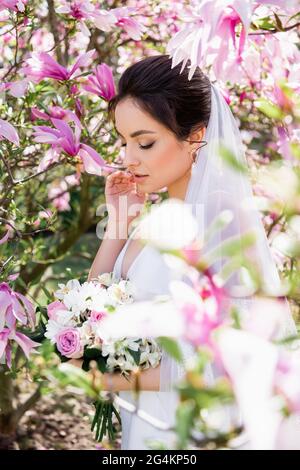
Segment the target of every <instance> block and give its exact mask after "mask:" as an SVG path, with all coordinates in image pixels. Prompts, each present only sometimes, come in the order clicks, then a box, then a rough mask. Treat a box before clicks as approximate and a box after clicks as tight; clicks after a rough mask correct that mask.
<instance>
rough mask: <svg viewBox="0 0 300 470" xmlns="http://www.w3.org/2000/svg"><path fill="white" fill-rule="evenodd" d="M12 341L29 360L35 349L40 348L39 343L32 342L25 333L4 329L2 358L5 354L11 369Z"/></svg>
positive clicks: (0, 338)
mask: <svg viewBox="0 0 300 470" xmlns="http://www.w3.org/2000/svg"><path fill="white" fill-rule="evenodd" d="M11 341H15V342H16V343H18V345H19V346H20V347H21V349H22V350H23V352H24V354H25V356H26V357H27V358H29V356H30V354H31V353H32V350H33V349H34V348H36V347H38V346H40V344H39V343H36V342H35V341H32V340H31V339H30V338H28V336H26V335H24V334H23V333H20V332H18V331H15V329H14V328H3V329H2V331H0V358H2V356H3V355H4V354H5V360H6V363H7V365H8V367H9V368H11V364H12V360H11V350H12V349H11Z"/></svg>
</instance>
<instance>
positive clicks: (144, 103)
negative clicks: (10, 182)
mask: <svg viewBox="0 0 300 470" xmlns="http://www.w3.org/2000/svg"><path fill="white" fill-rule="evenodd" d="M171 65H172V59H171V58H170V57H169V56H168V55H155V56H152V57H147V58H145V59H143V60H140V61H138V62H137V63H134V64H133V65H131V66H130V67H129V68H127V69H126V70H125V72H124V73H123V75H122V76H121V78H120V81H119V85H118V94H117V95H116V96H115V97H114V98H113V99H112V100H111V101H110V102H109V113H110V116H111V117H112V118H113V120H114V124H115V129H116V131H117V132H118V134H119V135H120V138H121V140H122V145H124V146H126V152H125V157H124V161H123V164H124V167H125V171H116V172H114V173H112V174H110V175H109V176H108V177H107V180H106V187H105V197H106V204H107V210H108V223H107V227H106V232H105V235H104V237H103V240H102V242H101V245H100V248H99V250H98V252H97V255H96V257H95V259H94V262H93V264H92V266H91V269H90V272H89V278H88V280H91V279H92V278H95V277H97V276H98V275H99V274H102V273H104V272H113V274H114V276H115V277H117V278H123V279H129V280H130V281H131V282H132V283H133V284H134V286H135V288H136V289H135V290H136V293H137V300H149V299H151V298H152V297H153V296H155V295H158V294H167V293H168V292H169V289H168V284H169V282H170V280H171V279H173V278H174V277H175V276H176V274H174V273H173V272H172V271H171V270H170V268H169V266H168V265H167V264H166V263H165V262H164V259H163V257H162V256H161V254H160V252H159V251H158V250H156V249H155V248H154V247H153V246H150V245H149V244H148V245H144V244H142V243H141V242H140V241H139V239H138V237H137V236H136V234H137V229H138V225H137V226H136V227H135V228H134V230H133V231H130V228H131V226H132V222H133V221H134V220H138V216H139V215H140V214H141V211H142V208H143V206H144V203H145V201H146V199H147V197H148V195H149V194H150V193H154V192H156V191H158V190H160V189H162V188H166V189H167V194H168V196H169V197H170V198H177V199H181V200H183V201H185V202H186V203H188V204H190V205H191V206H192V210H193V212H194V214H195V216H196V218H197V222H198V225H199V234H201V233H202V234H203V233H204V230H205V228H207V227H208V226H209V224H210V223H211V221H212V220H213V219H214V217H215V216H216V215H218V214H220V213H221V211H223V210H224V209H229V210H231V212H232V214H233V220H232V222H231V223H230V224H229V226H228V227H226V229H225V230H220V231H219V232H217V234H216V235H214V236H213V237H210V238H209V240H208V242H207V246H206V247H205V249H207V250H208V249H212V248H213V247H215V246H217V245H218V244H219V243H220V242H222V241H224V240H226V238H228V237H231V236H239V237H241V236H242V234H243V233H244V232H246V231H247V230H248V229H252V230H254V231H255V233H256V236H257V239H256V243H255V246H254V247H251V248H250V250H252V251H250V252H251V259H252V261H253V262H254V263H255V264H256V267H257V270H258V272H259V273H260V275H261V279H262V280H263V285H264V287H265V289H266V290H267V291H268V292H272V290H275V289H276V287H278V286H279V276H278V273H277V270H276V267H275V265H274V262H273V260H272V258H271V254H270V250H269V248H268V242H267V239H266V235H265V232H264V228H263V226H262V222H261V220H260V217H259V213H258V211H257V210H255V208H254V207H253V204H252V206H251V204H249V201H250V202H251V201H252V197H253V195H252V190H251V185H250V183H249V181H248V179H247V177H246V174H245V172H243V171H241V170H240V171H236V170H235V169H233V167H230V166H229V165H227V164H225V163H224V161H223V160H222V159H221V158H220V152H219V148H220V147H219V146H220V144H224V145H225V146H226V148H227V149H229V151H230V152H231V156H232V158H234V159H235V160H236V163H237V164H239V165H240V168H242V167H243V166H244V167H246V160H245V155H244V149H243V145H242V142H241V138H240V134H239V130H238V127H237V124H236V122H235V119H234V117H233V115H232V113H231V110H230V108H229V106H228V105H227V103H226V101H225V99H224V98H223V95H222V94H221V92H220V91H219V90H218V88H217V87H216V86H215V85H213V84H212V83H211V82H210V80H209V79H208V78H207V76H206V75H204V73H203V72H202V71H201V70H200V69H199V68H197V69H196V71H195V73H194V75H193V77H192V78H191V79H190V80H189V77H188V74H189V70H188V67H181V66H180V65H177V66H175V67H173V68H172V66H171ZM184 65H185V64H184ZM204 138H205V141H204V140H203V139H204ZM201 143H204V144H206V145H205V146H201ZM236 166H238V165H236ZM179 224H180V221H178V225H179ZM223 265H224V260H222V259H221V260H219V261H218V262H216V263H215V265H214V266H213V269H214V270H216V272H217V271H219V270H220V269H221V268H222V267H223ZM245 274H246V270H245V267H243V266H240V269H239V270H237V271H236V272H234V273H233V274H232V276H231V277H230V278H229V279H228V281H227V283H226V284H225V287H227V288H228V289H229V292H230V295H232V298H233V299H234V302H235V303H236V304H238V305H239V306H242V307H247V305H248V304H247V302H251V294H252V293H253V292H251V283H250V284H249V283H248V285H247V289H246V286H245V283H244V282H243V279H245ZM283 329H286V330H289V329H290V330H292V331H294V330H293V329H294V325H293V320H292V318H291V316H290V313H289V311H287V315H286V318H285V319H284V321H283ZM181 346H182V348H183V353H184V357H185V359H188V358H189V356H190V355H191V354H193V351H192V349H191V347H189V345H188V344H185V343H184V342H183V341H182V342H181ZM182 374H183V369H182V368H181V367H180V366H179V365H178V364H177V363H176V362H175V361H173V360H172V359H171V358H170V357H169V356H168V355H167V354H166V353H165V352H164V353H163V358H162V361H161V364H160V366H159V367H157V368H155V369H148V370H145V371H142V373H141V379H140V388H141V390H142V391H141V393H140V395H139V398H138V406H139V408H140V409H142V410H144V411H146V412H148V413H149V414H151V415H152V416H154V417H156V418H159V419H160V420H162V421H165V422H166V423H168V424H171V425H172V424H174V413H175V409H176V403H177V398H176V394H175V392H174V391H173V386H174V383H176V380H178V379H179V378H180V377H181V375H182ZM109 379H110V380H109ZM206 379H207V380H208V381H209V380H213V372H212V370H211V371H207V377H206ZM103 380H104V387H105V386H107V388H106V389H113V390H114V391H116V392H119V395H120V397H121V398H125V399H126V400H127V401H129V402H132V403H135V401H134V396H133V394H132V392H131V387H132V384H131V383H130V382H128V381H127V380H126V379H124V378H123V377H121V376H119V375H117V374H114V375H113V377H110V378H109V377H108V376H107V377H106V374H104V376H103ZM108 380H109V382H108ZM121 417H122V444H121V449H135V450H138V449H148V448H149V445H150V443H151V441H154V440H159V441H162V442H163V443H164V445H165V448H169V449H170V448H172V446H173V445H174V435H173V433H172V432H171V431H167V432H165V431H161V430H158V429H157V428H155V427H154V426H152V425H150V424H149V423H146V422H145V421H143V420H141V418H139V417H138V416H137V415H132V414H130V413H129V412H127V411H125V410H121Z"/></svg>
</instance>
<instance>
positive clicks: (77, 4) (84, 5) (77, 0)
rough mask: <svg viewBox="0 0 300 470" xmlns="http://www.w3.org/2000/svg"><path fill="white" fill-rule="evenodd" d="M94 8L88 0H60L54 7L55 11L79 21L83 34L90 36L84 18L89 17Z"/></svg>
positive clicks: (87, 18)
mask: <svg viewBox="0 0 300 470" xmlns="http://www.w3.org/2000/svg"><path fill="white" fill-rule="evenodd" d="M94 10H95V7H94V5H92V4H91V3H90V2H89V0H74V1H72V0H71V1H66V0H61V1H60V5H59V6H58V7H57V8H56V11H57V13H60V14H65V15H69V16H72V17H73V18H75V19H76V20H77V21H78V22H79V25H80V29H81V32H82V33H83V34H84V35H85V36H90V31H89V29H88V28H87V26H86V24H85V20H89V19H90V17H91V14H92V13H93V11H94Z"/></svg>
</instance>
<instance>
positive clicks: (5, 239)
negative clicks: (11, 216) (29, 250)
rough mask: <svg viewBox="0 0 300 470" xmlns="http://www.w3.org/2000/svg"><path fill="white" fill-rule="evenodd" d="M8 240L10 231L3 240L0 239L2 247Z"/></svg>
mask: <svg viewBox="0 0 300 470" xmlns="http://www.w3.org/2000/svg"><path fill="white" fill-rule="evenodd" d="M8 238H9V231H8V230H7V232H6V234H5V235H4V237H2V238H1V239H0V245H2V244H3V243H5V242H7V240H8Z"/></svg>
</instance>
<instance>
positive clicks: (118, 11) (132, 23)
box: [111, 7, 146, 41]
mask: <svg viewBox="0 0 300 470" xmlns="http://www.w3.org/2000/svg"><path fill="white" fill-rule="evenodd" d="M111 12H112V13H113V14H114V15H115V16H116V18H117V22H116V23H115V24H116V26H120V27H122V28H123V29H124V30H125V31H126V33H127V34H128V36H129V37H131V38H132V39H134V40H135V41H139V40H140V39H141V36H142V34H143V33H144V32H145V31H146V27H145V26H144V25H143V24H142V23H141V21H137V20H135V19H134V18H131V17H130V16H129V15H130V14H131V13H135V12H136V8H135V7H119V8H113V9H112V10H111Z"/></svg>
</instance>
